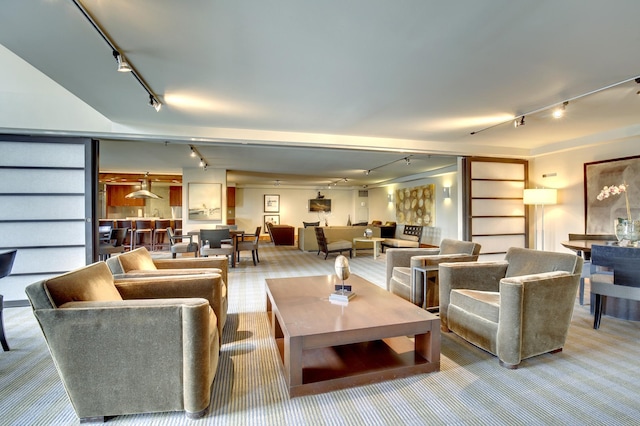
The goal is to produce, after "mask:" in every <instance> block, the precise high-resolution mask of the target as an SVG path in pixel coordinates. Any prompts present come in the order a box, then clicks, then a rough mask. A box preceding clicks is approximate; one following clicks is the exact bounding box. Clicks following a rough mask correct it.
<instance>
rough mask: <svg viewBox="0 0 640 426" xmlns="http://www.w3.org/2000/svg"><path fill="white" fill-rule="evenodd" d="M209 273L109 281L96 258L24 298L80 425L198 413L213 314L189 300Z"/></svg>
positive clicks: (211, 362) (213, 352) (204, 397)
mask: <svg viewBox="0 0 640 426" xmlns="http://www.w3.org/2000/svg"><path fill="white" fill-rule="evenodd" d="M213 277H215V278H217V279H218V280H219V279H220V276H219V275H214V274H210V275H207V274H203V275H201V276H200V279H198V280H195V279H193V278H194V277H170V278H160V277H150V278H132V279H125V280H114V278H113V276H112V274H111V272H110V271H109V268H108V267H107V266H106V265H105V263H104V262H98V263H94V264H92V265H89V266H86V267H83V268H80V269H78V270H75V271H72V272H69V273H66V274H63V275H60V276H58V277H54V278H50V279H47V280H44V281H39V282H37V283H34V284H31V285H29V286H28V287H27V288H26V293H27V296H28V298H29V301H30V303H31V306H32V308H33V312H34V315H35V317H36V319H37V321H38V323H39V325H40V328H41V329H42V332H43V334H44V338H45V340H46V343H47V345H48V347H49V351H50V353H51V357H52V358H53V360H54V364H55V366H56V369H57V370H58V374H59V375H60V378H61V380H62V383H63V385H64V388H65V391H66V392H67V395H68V396H69V399H70V401H71V404H72V405H73V408H74V410H75V412H76V414H77V415H78V417H80V419H81V421H98V420H102V421H104V418H105V417H107V416H114V415H121V414H134V413H147V412H160V411H183V410H184V411H185V412H186V415H187V417H190V418H197V417H201V416H203V415H204V414H205V413H206V411H207V409H208V407H209V402H210V399H211V385H212V383H213V379H214V377H215V374H216V370H217V366H218V359H219V350H220V346H219V338H218V327H217V324H216V323H217V318H216V316H215V314H214V313H213V311H212V310H211V308H210V306H209V302H208V301H207V300H206V299H204V298H200V297H191V295H192V294H196V293H202V292H206V291H209V292H211V291H213V288H212V285H213V281H212V280H211V279H210V278H213Z"/></svg>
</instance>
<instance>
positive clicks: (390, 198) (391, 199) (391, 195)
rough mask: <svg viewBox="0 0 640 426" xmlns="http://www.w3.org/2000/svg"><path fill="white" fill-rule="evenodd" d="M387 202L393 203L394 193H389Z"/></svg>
mask: <svg viewBox="0 0 640 426" xmlns="http://www.w3.org/2000/svg"><path fill="white" fill-rule="evenodd" d="M387 202H389V203H393V193H391V194H387Z"/></svg>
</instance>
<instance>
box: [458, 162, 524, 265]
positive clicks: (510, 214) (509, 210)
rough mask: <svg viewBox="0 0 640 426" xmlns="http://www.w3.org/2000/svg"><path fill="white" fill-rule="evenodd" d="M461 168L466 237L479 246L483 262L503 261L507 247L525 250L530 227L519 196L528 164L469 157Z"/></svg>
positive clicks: (520, 195)
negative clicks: (464, 194)
mask: <svg viewBox="0 0 640 426" xmlns="http://www.w3.org/2000/svg"><path fill="white" fill-rule="evenodd" d="M464 165H465V166H464V170H463V173H464V174H465V179H464V181H465V182H466V185H467V186H466V190H467V197H466V201H465V204H464V206H463V211H464V215H465V218H466V220H465V224H464V226H465V229H464V235H465V238H467V239H469V240H471V241H475V242H477V243H479V244H481V245H482V250H481V255H482V259H483V260H489V259H496V258H500V257H502V258H503V257H504V253H506V251H507V250H508V249H509V247H527V246H528V244H527V241H528V240H529V238H528V236H529V228H528V220H527V209H526V208H525V206H524V204H523V202H522V194H523V189H524V188H525V187H526V184H527V176H528V163H527V162H526V161H525V160H511V159H500V158H476V157H469V158H465V159H464Z"/></svg>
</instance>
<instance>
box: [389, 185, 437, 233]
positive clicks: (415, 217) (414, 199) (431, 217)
mask: <svg viewBox="0 0 640 426" xmlns="http://www.w3.org/2000/svg"><path fill="white" fill-rule="evenodd" d="M435 189H436V186H435V185H434V184H429V185H423V186H416V187H413V188H402V189H398V190H396V194H395V196H396V220H397V221H398V223H403V224H405V225H421V226H434V223H435V220H436V215H435V195H434V192H435Z"/></svg>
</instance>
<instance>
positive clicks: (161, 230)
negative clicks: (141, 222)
mask: <svg viewBox="0 0 640 426" xmlns="http://www.w3.org/2000/svg"><path fill="white" fill-rule="evenodd" d="M170 226H171V221H170V220H169V219H156V220H155V227H154V229H153V246H154V248H155V249H156V250H162V249H163V248H164V247H165V246H166V247H169V245H170V244H169V241H166V242H165V236H166V235H167V228H169V227H170Z"/></svg>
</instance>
